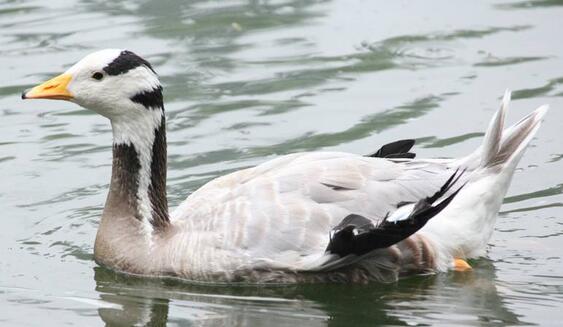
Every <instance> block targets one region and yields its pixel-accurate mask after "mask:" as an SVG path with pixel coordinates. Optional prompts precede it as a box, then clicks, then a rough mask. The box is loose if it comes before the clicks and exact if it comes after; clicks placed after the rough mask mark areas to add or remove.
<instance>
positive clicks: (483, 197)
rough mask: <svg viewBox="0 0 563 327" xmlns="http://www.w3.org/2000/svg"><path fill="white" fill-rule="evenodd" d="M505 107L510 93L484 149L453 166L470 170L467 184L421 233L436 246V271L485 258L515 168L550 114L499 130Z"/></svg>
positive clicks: (540, 111)
mask: <svg viewBox="0 0 563 327" xmlns="http://www.w3.org/2000/svg"><path fill="white" fill-rule="evenodd" d="M509 102H510V91H506V92H505V94H504V97H503V100H502V104H501V106H500V109H499V110H498V111H497V112H496V113H495V115H494V116H493V119H492V120H491V123H490V124H489V127H488V129H487V132H486V133H485V137H484V140H483V144H482V146H481V147H480V148H479V149H478V150H477V151H476V152H474V153H473V154H471V155H470V156H468V157H466V158H464V159H462V160H459V161H456V162H455V163H453V164H452V166H454V167H452V168H457V167H464V168H467V169H469V171H472V173H471V174H469V176H468V180H467V184H466V185H465V187H464V188H463V189H462V190H461V191H460V193H459V194H458V195H457V196H456V198H455V199H454V200H453V201H452V202H451V203H450V204H449V205H448V207H446V208H445V209H444V210H443V211H442V212H441V213H440V214H439V215H437V216H436V217H434V218H433V219H432V220H430V222H429V223H428V224H427V225H426V226H425V227H424V228H423V229H422V231H421V232H422V233H423V234H426V236H428V238H429V239H431V240H432V241H433V242H434V244H435V247H436V250H437V253H438V257H439V260H438V269H440V270H445V269H448V268H450V267H451V266H452V263H453V260H452V259H453V257H462V258H463V257H465V258H471V257H477V256H480V255H482V254H483V253H484V250H485V248H486V246H487V243H488V241H489V239H490V236H491V234H492V232H493V229H494V223H495V221H496V217H497V214H498V211H499V210H500V206H501V204H502V201H503V198H504V195H505V194H506V191H507V190H508V187H509V185H510V181H511V179H512V175H513V173H514V170H515V168H516V165H517V164H518V162H519V161H520V159H521V158H522V155H523V153H524V151H525V149H526V147H527V146H528V144H529V143H530V141H531V140H532V138H533V137H534V135H535V133H536V132H537V130H538V129H539V127H540V124H541V120H542V118H543V117H544V115H545V114H546V112H547V110H548V106H547V105H544V106H541V107H539V108H538V109H536V110H535V111H534V112H532V113H530V114H529V115H527V116H526V117H524V118H523V119H522V120H520V121H519V122H517V123H516V124H514V125H512V126H511V127H509V128H507V129H505V130H503V127H504V120H505V116H506V113H507V110H508V104H509ZM456 166H457V167H456Z"/></svg>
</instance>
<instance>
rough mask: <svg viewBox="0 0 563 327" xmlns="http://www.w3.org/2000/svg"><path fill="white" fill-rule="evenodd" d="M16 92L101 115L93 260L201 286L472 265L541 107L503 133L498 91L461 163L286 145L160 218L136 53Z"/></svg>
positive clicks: (159, 116) (389, 149)
mask: <svg viewBox="0 0 563 327" xmlns="http://www.w3.org/2000/svg"><path fill="white" fill-rule="evenodd" d="M22 98H24V99H60V100H68V101H72V102H75V103H77V104H79V105H81V106H83V107H85V108H87V109H90V110H93V111H95V112H97V113H99V114H101V115H103V116H105V117H107V118H108V119H109V120H110V122H111V125H112V130H113V168H112V176H111V184H110V189H109V194H108V197H107V202H106V204H105V208H104V211H103V213H102V218H101V222H100V226H99V229H98V233H97V236H96V243H95V247H94V257H95V259H96V261H97V262H98V263H99V264H101V265H104V266H107V267H110V268H112V269H115V270H118V271H122V272H127V273H134V274H140V275H147V276H176V277H180V278H184V279H188V280H194V281H203V282H251V283H267V282H275V283H292V282H329V281H335V282H367V281H370V280H378V281H393V280H396V279H397V277H398V276H400V275H401V274H406V273H421V272H435V271H445V270H447V269H470V266H469V265H468V264H467V263H466V261H465V259H467V258H474V257H477V256H480V255H482V254H483V253H484V250H485V247H486V244H487V241H488V240H489V238H490V236H491V233H492V231H493V226H494V222H495V219H496V216H497V213H498V211H499V208H500V205H501V203H502V200H503V197H504V195H505V193H506V190H507V188H508V186H509V184H510V180H511V178H512V175H513V172H514V169H515V167H516V164H517V163H518V161H519V160H520V158H521V157H522V154H523V153H524V150H525V148H526V146H527V145H528V143H529V142H530V141H531V139H532V137H533V136H534V134H535V133H536V131H537V130H538V128H539V126H540V121H541V119H542V117H543V116H544V114H545V112H546V110H547V106H542V107H540V108H538V109H537V110H536V111H534V112H533V113H531V114H530V115H528V116H526V117H525V118H524V119H522V120H521V121H520V122H518V123H516V124H515V125H513V126H511V127H509V128H507V129H503V128H504V127H503V124H504V118H505V114H506V111H507V109H508V102H509V99H510V93H509V92H507V93H506V94H505V96H504V99H503V101H502V104H501V107H500V109H499V110H498V112H496V113H495V115H494V117H493V119H492V121H491V123H490V125H489V127H488V130H487V132H486V134H485V137H484V141H483V145H482V146H481V147H480V148H479V149H477V150H476V151H475V152H474V153H472V154H470V155H468V156H467V157H464V158H462V159H457V160H443V159H442V160H424V159H413V156H414V155H412V154H411V153H409V152H408V151H409V149H410V147H411V146H412V145H413V143H414V142H413V141H409V140H406V141H399V142H395V143H392V144H389V145H386V146H384V147H382V148H381V149H380V150H379V151H378V152H377V153H375V154H373V155H371V156H361V155H355V154H349V153H339V152H308V153H294V154H289V155H285V156H281V157H279V158H277V159H274V160H271V161H268V162H266V163H263V164H261V165H258V166H256V167H254V168H249V169H244V170H240V171H237V172H234V173H231V174H228V175H226V176H222V177H219V178H217V179H215V180H213V181H211V182H209V183H207V184H206V185H204V186H203V187H201V188H200V189H199V190H197V191H195V192H194V193H193V194H191V195H190V196H189V197H188V198H187V199H186V200H185V201H184V202H183V203H182V204H181V205H180V206H179V207H178V208H177V209H176V210H175V211H173V212H172V213H169V211H168V203H167V200H166V129H165V115H164V107H163V101H162V86H161V85H160V82H159V79H158V76H157V74H156V73H155V71H154V69H153V68H152V67H151V65H150V64H149V63H148V62H147V61H146V60H144V59H142V58H141V57H139V56H137V55H136V54H134V53H132V52H130V51H123V50H113V49H110V50H102V51H99V52H96V53H93V54H90V55H88V56H87V57H85V58H84V59H82V60H81V61H79V62H78V63H77V64H75V65H74V66H72V67H71V68H70V69H68V70H67V71H66V72H65V73H64V74H62V75H60V76H58V77H55V78H53V79H51V80H49V81H47V82H45V83H43V84H41V85H39V86H36V87H34V88H32V89H30V90H27V91H25V92H24V93H23V94H22Z"/></svg>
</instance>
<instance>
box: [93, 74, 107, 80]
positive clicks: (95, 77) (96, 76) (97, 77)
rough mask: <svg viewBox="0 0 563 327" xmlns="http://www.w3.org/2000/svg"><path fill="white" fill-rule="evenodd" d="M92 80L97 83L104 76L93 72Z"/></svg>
mask: <svg viewBox="0 0 563 327" xmlns="http://www.w3.org/2000/svg"><path fill="white" fill-rule="evenodd" d="M92 78H93V79H95V80H98V81H101V80H102V78H104V74H102V73H100V72H95V73H94V74H92Z"/></svg>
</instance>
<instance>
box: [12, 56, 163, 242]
mask: <svg viewBox="0 0 563 327" xmlns="http://www.w3.org/2000/svg"><path fill="white" fill-rule="evenodd" d="M22 98H23V99H55V100H67V101H72V102H75V103H77V104H79V105H80V106H82V107H84V108H87V109H90V110H92V111H95V112H97V113H99V114H101V115H103V116H105V117H107V118H109V120H110V121H111V125H112V130H113V142H114V162H116V161H119V165H117V168H116V169H121V170H116V171H114V173H115V174H116V176H117V177H116V178H112V184H113V183H114V182H115V183H116V184H117V185H121V184H123V183H125V182H124V181H127V180H132V181H133V182H131V183H129V184H127V183H126V184H125V185H122V186H121V187H122V189H124V190H125V191H127V192H131V193H132V194H130V198H133V199H134V200H135V203H136V204H135V206H134V207H135V208H134V212H135V213H134V214H135V215H136V216H138V217H140V218H141V219H142V221H144V222H146V224H147V226H149V223H152V224H153V225H154V226H161V225H162V224H165V223H166V221H167V220H168V207H167V204H166V134H165V117H164V107H163V99H162V86H161V85H160V82H159V81H158V76H157V75H156V73H155V71H154V70H153V69H152V67H151V65H150V64H149V63H148V62H147V61H146V60H144V59H143V58H141V57H139V56H138V55H136V54H134V53H133V52H131V51H127V50H116V49H107V50H101V51H98V52H94V53H92V54H90V55H88V56H86V57H85V58H83V59H82V60H80V61H79V62H78V63H76V64H75V65H74V66H72V67H71V68H69V69H68V70H67V71H66V72H64V73H63V74H61V75H59V76H57V77H55V78H53V79H51V80H49V81H47V82H45V83H43V84H40V85H38V86H36V87H34V88H32V89H30V90H27V91H24V92H23V94H22ZM153 167H154V169H153ZM127 176H129V179H128V178H126V177H127ZM119 187H120V186H116V187H113V188H119ZM110 193H111V192H110ZM118 202H119V201H118ZM146 229H147V231H150V229H151V228H150V227H147V228H146Z"/></svg>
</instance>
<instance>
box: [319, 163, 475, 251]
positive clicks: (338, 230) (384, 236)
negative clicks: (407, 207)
mask: <svg viewBox="0 0 563 327" xmlns="http://www.w3.org/2000/svg"><path fill="white" fill-rule="evenodd" d="M464 172H465V170H463V171H461V172H459V169H458V170H456V171H455V172H454V173H453V174H452V176H450V177H449V178H448V180H447V181H446V182H445V183H444V185H442V187H441V188H440V190H438V192H436V193H435V194H434V195H432V196H431V197H427V198H425V199H422V200H420V201H418V202H417V204H416V205H415V207H414V209H413V211H412V213H411V214H410V216H409V217H408V218H407V219H405V220H400V221H388V220H387V217H385V219H383V220H382V221H381V222H380V223H379V224H377V226H375V225H374V224H373V223H372V222H371V220H369V219H367V218H365V217H362V216H359V215H349V216H347V217H346V218H344V220H343V221H342V222H341V223H340V224H338V226H336V227H335V228H334V229H333V231H332V233H331V236H330V242H329V244H328V246H327V248H326V252H329V253H332V254H337V255H338V256H340V257H344V256H347V255H351V254H353V255H358V256H359V255H363V254H366V253H369V252H371V251H373V250H376V249H380V248H386V247H389V246H391V245H393V244H396V243H398V242H400V241H402V240H404V239H406V238H408V237H409V236H411V235H412V234H414V233H416V232H417V231H418V230H420V229H421V228H422V227H424V225H425V224H426V223H427V222H428V221H429V220H430V219H432V218H433V217H435V216H436V215H437V214H439V213H440V212H441V211H442V210H443V209H444V208H446V207H447V206H448V205H449V204H450V203H451V201H452V200H453V199H454V198H455V197H456V196H457V194H458V193H459V191H461V189H462V188H463V187H464V186H465V184H463V185H462V186H461V187H459V188H458V189H457V190H456V191H455V192H453V193H452V194H450V195H449V196H448V197H446V198H445V199H443V200H442V201H440V202H439V203H438V204H435V202H436V201H437V200H439V199H440V198H442V197H443V196H444V195H445V194H446V193H447V192H449V191H450V190H451V188H452V187H453V185H455V184H456V183H457V182H458V181H459V179H460V178H461V176H462V175H463V174H464ZM434 204H435V205H434Z"/></svg>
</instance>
